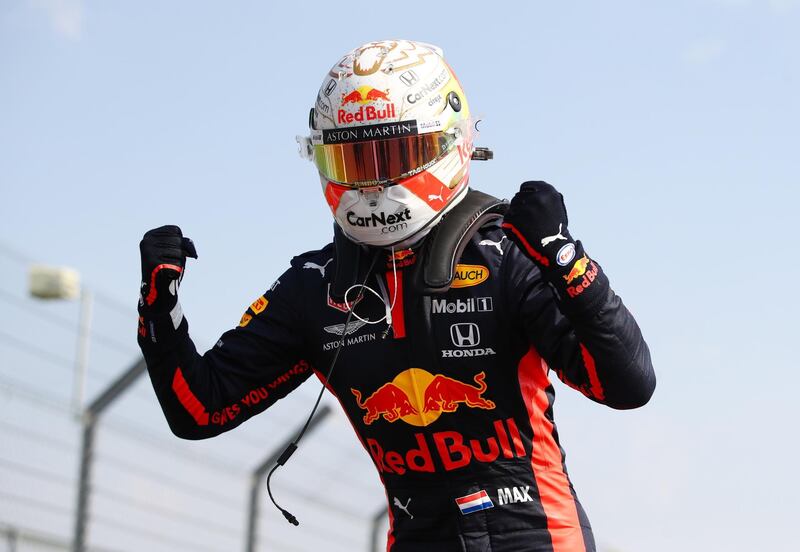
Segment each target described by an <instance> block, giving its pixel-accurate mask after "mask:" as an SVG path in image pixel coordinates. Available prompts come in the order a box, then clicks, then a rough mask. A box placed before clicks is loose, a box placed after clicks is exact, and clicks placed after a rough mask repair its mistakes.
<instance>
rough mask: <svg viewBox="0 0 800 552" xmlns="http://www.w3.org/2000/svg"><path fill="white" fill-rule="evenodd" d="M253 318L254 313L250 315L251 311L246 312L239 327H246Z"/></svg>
mask: <svg viewBox="0 0 800 552" xmlns="http://www.w3.org/2000/svg"><path fill="white" fill-rule="evenodd" d="M252 319H253V317H252V315H250V314H249V313H244V314H243V315H242V319H241V320H239V327H240V328H244V327H245V326H247V325H248V324H249V323H250V321H251V320H252Z"/></svg>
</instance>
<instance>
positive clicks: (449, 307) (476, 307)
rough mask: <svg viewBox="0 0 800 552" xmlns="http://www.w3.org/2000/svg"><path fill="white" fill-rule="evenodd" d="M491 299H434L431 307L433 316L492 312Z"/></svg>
mask: <svg viewBox="0 0 800 552" xmlns="http://www.w3.org/2000/svg"><path fill="white" fill-rule="evenodd" d="M492 310H494V309H493V302H492V298H491V297H470V298H469V299H456V300H455V301H448V300H447V299H434V300H433V303H432V305H431V311H432V312H433V314H465V313H469V312H492Z"/></svg>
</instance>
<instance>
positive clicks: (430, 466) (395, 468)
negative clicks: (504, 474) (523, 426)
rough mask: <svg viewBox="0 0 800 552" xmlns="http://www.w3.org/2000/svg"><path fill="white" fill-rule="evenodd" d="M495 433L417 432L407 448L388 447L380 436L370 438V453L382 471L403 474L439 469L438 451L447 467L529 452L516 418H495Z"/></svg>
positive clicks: (521, 456)
mask: <svg viewBox="0 0 800 552" xmlns="http://www.w3.org/2000/svg"><path fill="white" fill-rule="evenodd" d="M492 426H493V428H494V435H491V436H489V437H486V438H484V439H467V438H466V437H465V436H464V435H463V434H462V433H460V432H458V431H435V432H433V433H431V434H429V435H426V434H424V433H415V434H414V439H415V440H416V445H417V446H416V447H415V448H410V449H409V450H406V451H395V450H384V448H383V447H382V446H381V445H380V443H378V441H377V440H375V439H372V438H368V439H367V447H368V448H369V453H370V456H372V460H373V461H374V462H375V466H377V468H378V471H379V472H381V473H394V474H397V475H403V474H404V473H406V472H407V471H409V470H411V471H417V472H430V473H433V472H435V471H436V467H435V466H434V460H433V459H434V454H435V456H436V457H437V458H438V459H439V461H440V462H441V465H442V466H443V467H444V469H445V471H453V470H457V469H459V468H464V467H466V466H469V465H470V464H471V463H472V462H484V463H490V462H494V461H495V460H497V459H498V458H500V456H501V455H502V457H503V458H509V459H510V458H524V457H526V456H527V454H526V451H525V445H524V444H523V442H522V437H521V436H520V433H519V429H518V428H517V424H516V422H515V421H514V419H513V418H507V419H505V420H495V421H494V422H493V424H492Z"/></svg>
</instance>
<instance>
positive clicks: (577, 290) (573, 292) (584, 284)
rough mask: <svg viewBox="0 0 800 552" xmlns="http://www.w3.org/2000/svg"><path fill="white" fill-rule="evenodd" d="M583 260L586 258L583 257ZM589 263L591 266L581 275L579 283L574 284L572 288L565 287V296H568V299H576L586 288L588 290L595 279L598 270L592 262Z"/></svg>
mask: <svg viewBox="0 0 800 552" xmlns="http://www.w3.org/2000/svg"><path fill="white" fill-rule="evenodd" d="M584 258H586V257H584ZM590 262H591V266H590V268H589V270H587V271H585V274H584V275H583V279H582V280H581V281H580V282H579V283H577V284H575V285H574V286H567V294H569V296H570V297H577V296H578V295H580V294H581V293H583V291H584V290H585V289H586V288H588V287H589V286H590V285H592V282H594V281H595V279H596V278H597V273H598V271H599V269H598V268H597V265H596V264H594V262H593V261H590ZM573 270H574V269H573Z"/></svg>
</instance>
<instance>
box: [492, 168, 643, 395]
mask: <svg viewBox="0 0 800 552" xmlns="http://www.w3.org/2000/svg"><path fill="white" fill-rule="evenodd" d="M503 228H504V230H505V231H506V234H507V235H508V236H509V238H510V239H511V240H512V241H514V243H515V244H516V245H517V248H516V249H515V248H512V249H510V250H509V254H508V256H507V258H506V259H505V261H504V262H505V264H506V266H505V273H506V278H507V279H506V285H507V290H508V301H509V304H510V307H511V308H512V310H513V311H514V312H516V318H517V320H519V321H520V322H521V323H522V325H523V329H524V333H525V335H526V336H527V338H528V339H529V341H530V342H531V344H532V345H533V346H534V347H535V348H536V350H537V352H538V353H539V354H540V355H541V356H542V358H543V359H544V360H545V361H546V362H547V363H548V365H549V366H550V368H551V369H553V370H555V372H556V373H557V374H558V377H559V378H560V379H561V380H562V381H564V382H565V383H566V384H568V385H570V386H571V387H574V388H576V389H578V390H580V391H581V392H582V393H583V394H584V395H586V396H587V397H589V398H591V399H592V400H595V401H597V402H600V403H602V404H606V405H608V406H610V407H612V408H618V409H629V408H637V407H640V406H642V405H644V404H646V403H647V402H648V401H649V400H650V397H651V396H652V394H653V391H654V389H655V384H656V379H655V373H654V371H653V366H652V363H651V360H650V351H649V349H648V347H647V344H646V343H645V341H644V338H643V337H642V333H641V331H640V330H639V326H638V325H637V323H636V320H634V318H633V315H632V314H631V313H630V312H629V311H628V309H627V308H625V305H623V304H622V300H621V299H620V298H619V297H618V296H617V295H616V294H615V293H614V291H613V290H612V289H611V287H610V285H609V282H608V278H607V277H606V276H605V274H604V273H603V270H602V268H601V267H600V265H599V264H597V263H596V262H595V261H594V260H592V259H591V258H590V257H589V256H588V255H587V254H586V252H585V251H584V250H583V246H582V244H581V243H580V242H576V241H574V240H573V239H572V236H571V235H570V234H569V231H568V230H567V215H566V209H565V208H564V203H563V198H562V197H561V194H559V193H558V192H557V191H556V190H555V188H553V187H552V186H550V185H549V184H547V183H545V182H526V183H525V184H523V185H522V188H521V190H520V192H519V193H518V194H517V195H516V196H515V197H514V199H513V200H512V202H511V206H510V208H509V211H508V213H507V214H506V217H505V220H504V223H503ZM523 255H524V256H523ZM526 257H527V258H526Z"/></svg>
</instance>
